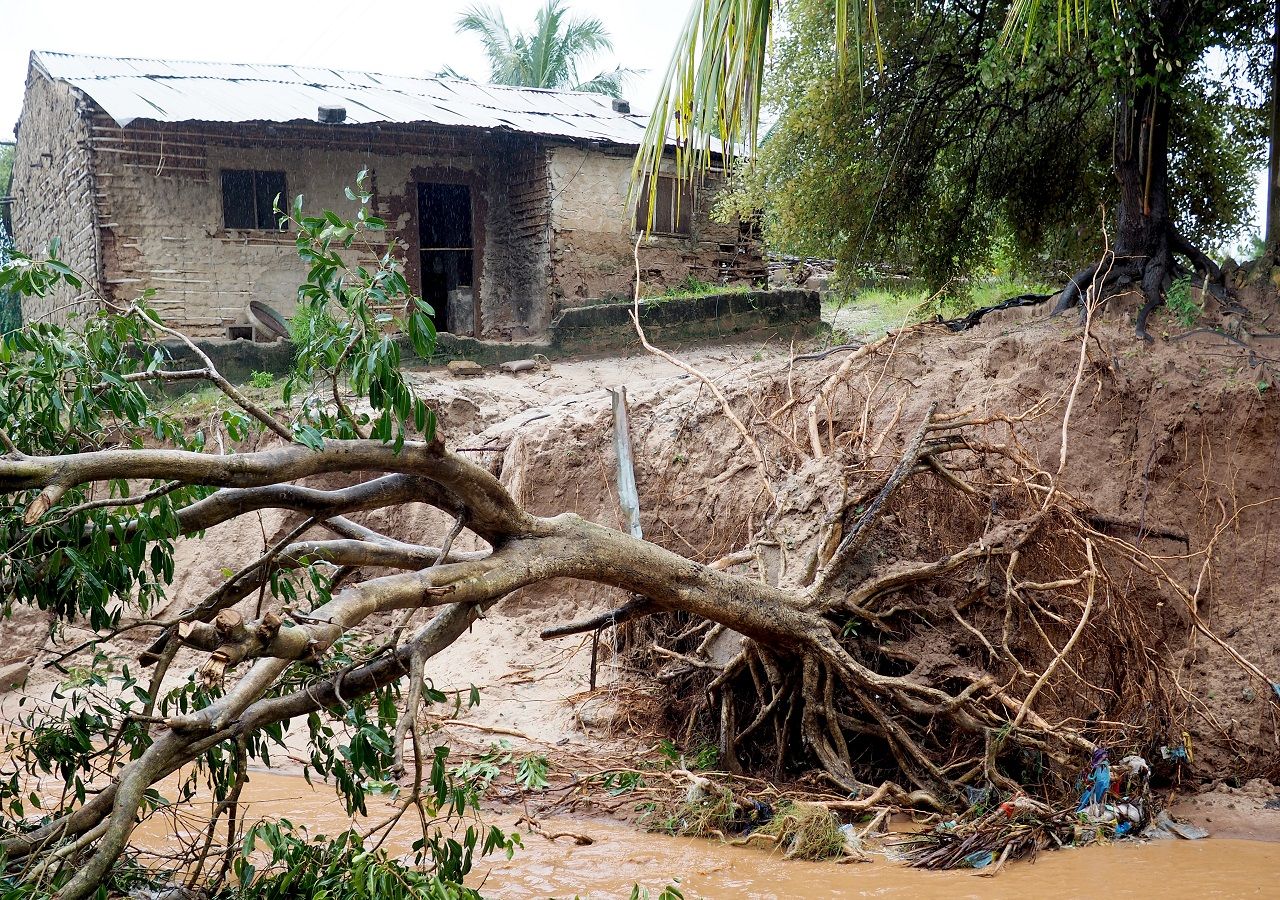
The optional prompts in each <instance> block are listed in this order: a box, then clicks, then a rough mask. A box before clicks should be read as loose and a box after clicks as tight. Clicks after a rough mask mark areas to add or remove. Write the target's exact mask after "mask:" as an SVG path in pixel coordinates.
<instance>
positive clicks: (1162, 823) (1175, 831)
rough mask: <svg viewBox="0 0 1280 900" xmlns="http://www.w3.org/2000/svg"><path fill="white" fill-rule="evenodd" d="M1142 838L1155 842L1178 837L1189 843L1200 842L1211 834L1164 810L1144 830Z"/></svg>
mask: <svg viewBox="0 0 1280 900" xmlns="http://www.w3.org/2000/svg"><path fill="white" fill-rule="evenodd" d="M1142 836H1143V837H1145V838H1151V839H1153V840H1160V839H1161V838H1172V837H1175V836H1176V837H1180V838H1182V839H1183V840H1187V841H1198V840H1200V839H1202V838H1207V837H1208V836H1209V832H1208V831H1206V830H1205V829H1203V828H1201V827H1200V826H1199V825H1192V824H1191V823H1190V822H1179V821H1178V820H1177V819H1175V818H1174V817H1173V816H1171V815H1169V811H1168V810H1166V809H1162V810H1160V813H1159V815H1157V816H1156V817H1155V820H1154V821H1153V822H1152V823H1151V824H1150V825H1148V826H1147V827H1146V829H1145V830H1143V832H1142Z"/></svg>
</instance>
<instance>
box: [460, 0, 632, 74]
mask: <svg viewBox="0 0 1280 900" xmlns="http://www.w3.org/2000/svg"><path fill="white" fill-rule="evenodd" d="M456 27H457V30H458V33H459V34H474V35H476V36H477V37H479V38H480V42H481V44H483V46H484V52H485V55H486V56H487V57H488V58H489V81H490V82H491V83H493V84H511V85H519V86H521V87H533V88H548V89H550V90H559V91H586V92H589V93H593V94H606V95H608V96H610V97H621V96H622V89H623V87H624V86H625V85H626V82H627V79H628V78H630V77H631V76H632V75H634V74H635V72H634V71H633V70H632V69H626V68H623V67H622V66H617V67H615V68H614V69H613V71H610V72H601V73H599V74H597V75H594V76H592V77H591V78H585V79H584V78H583V77H582V76H581V74H580V73H579V66H580V65H581V64H582V63H584V62H585V61H586V60H588V59H590V58H592V57H594V56H597V55H599V54H601V53H608V52H609V51H611V50H613V41H612V40H610V38H609V32H608V31H607V30H606V29H605V27H604V23H603V22H601V21H600V20H599V19H596V18H590V17H588V18H577V17H572V16H570V15H569V11H568V10H567V9H565V7H564V4H563V2H562V0H547V3H546V5H545V6H543V7H542V8H541V9H540V10H538V14H537V17H536V18H535V20H534V26H533V31H531V32H528V33H525V32H519V31H515V32H513V31H512V30H511V29H510V28H509V27H508V26H507V21H506V18H505V17H504V16H503V15H502V11H501V10H500V9H497V8H493V7H483V6H475V7H472V8H471V9H470V10H468V11H467V12H466V13H464V14H463V15H462V16H461V17H460V18H459V19H458V22H457V26H456Z"/></svg>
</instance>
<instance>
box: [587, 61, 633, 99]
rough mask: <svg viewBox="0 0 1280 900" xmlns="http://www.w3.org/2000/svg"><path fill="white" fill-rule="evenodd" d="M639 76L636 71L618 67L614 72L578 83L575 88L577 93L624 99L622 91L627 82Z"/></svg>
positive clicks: (603, 73) (601, 74) (602, 73)
mask: <svg viewBox="0 0 1280 900" xmlns="http://www.w3.org/2000/svg"><path fill="white" fill-rule="evenodd" d="M638 74H639V71H637V70H636V69H627V68H624V67H623V66H618V67H617V68H616V69H614V70H613V71H612V72H601V73H600V74H599V75H596V76H595V77H594V78H590V79H588V80H586V81H582V82H578V83H577V84H575V85H574V86H573V89H574V90H575V91H585V92H587V93H589V94H604V95H606V96H608V97H613V98H614V99H620V98H621V97H622V89H623V87H625V86H626V83H627V80H628V79H630V78H634V77H635V76H636V75H638Z"/></svg>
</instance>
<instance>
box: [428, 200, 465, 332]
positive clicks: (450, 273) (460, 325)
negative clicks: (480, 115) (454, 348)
mask: <svg viewBox="0 0 1280 900" xmlns="http://www.w3.org/2000/svg"><path fill="white" fill-rule="evenodd" d="M418 234H419V239H420V240H419V244H418V246H419V248H420V252H421V254H422V260H421V262H422V268H421V270H420V271H421V272H422V299H423V300H425V301H427V303H429V304H431V308H432V309H434V310H435V316H434V319H435V325H436V330H437V331H448V332H451V333H453V334H463V335H470V334H472V333H473V332H474V331H475V301H474V295H473V286H472V280H473V271H474V270H473V265H472V260H473V245H472V237H471V186H470V185H466V184H444V183H439V182H420V183H419V184H418Z"/></svg>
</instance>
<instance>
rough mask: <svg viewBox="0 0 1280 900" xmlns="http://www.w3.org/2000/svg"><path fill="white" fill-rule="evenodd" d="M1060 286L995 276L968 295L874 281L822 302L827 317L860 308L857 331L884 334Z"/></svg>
mask: <svg viewBox="0 0 1280 900" xmlns="http://www.w3.org/2000/svg"><path fill="white" fill-rule="evenodd" d="M1059 287H1060V286H1055V285H1051V284H1046V283H1044V282H1039V281H1033V280H1030V279H1021V278H993V279H989V280H986V281H980V282H976V283H974V284H972V285H970V287H969V294H968V296H967V297H963V298H955V297H934V295H933V294H932V293H931V292H930V291H928V290H927V289H925V288H923V287H919V286H915V285H913V286H910V287H900V286H897V285H888V286H883V287H882V286H878V285H876V284H871V285H867V286H863V287H860V288H858V289H856V290H855V291H853V293H852V295H849V294H841V293H837V292H835V291H833V292H831V293H830V294H828V295H827V296H826V297H825V298H824V300H823V303H822V313H823V318H824V319H827V320H828V321H829V320H830V319H831V318H832V317H833V315H834V314H835V313H836V312H837V311H841V310H842V311H844V312H845V313H848V312H850V311H851V310H852V311H857V312H859V313H865V316H858V317H857V327H856V328H855V329H854V331H855V332H856V333H858V334H881V333H883V332H885V331H888V330H891V329H894V328H900V327H902V325H903V323H910V322H920V321H924V320H925V319H932V318H933V317H934V316H938V315H941V316H942V317H943V318H944V319H953V318H956V317H958V316H963V315H965V314H966V313H969V312H971V311H973V310H975V309H979V308H981V307H984V306H992V305H994V304H997V303H1000V302H1001V301H1004V300H1008V299H1009V298H1010V297H1016V296H1018V295H1020V294H1050V293H1053V292H1054V291H1056V290H1058V289H1059Z"/></svg>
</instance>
